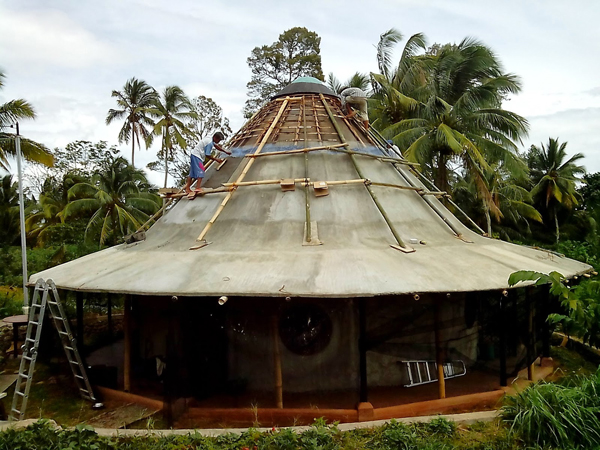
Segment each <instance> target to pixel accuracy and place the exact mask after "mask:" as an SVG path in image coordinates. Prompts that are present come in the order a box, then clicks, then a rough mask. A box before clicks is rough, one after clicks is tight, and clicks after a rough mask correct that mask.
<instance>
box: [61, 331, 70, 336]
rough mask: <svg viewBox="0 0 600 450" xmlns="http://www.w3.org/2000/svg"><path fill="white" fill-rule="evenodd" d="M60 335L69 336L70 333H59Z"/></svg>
mask: <svg viewBox="0 0 600 450" xmlns="http://www.w3.org/2000/svg"><path fill="white" fill-rule="evenodd" d="M58 334H60V335H61V336H68V335H69V333H67V332H66V331H59V332H58Z"/></svg>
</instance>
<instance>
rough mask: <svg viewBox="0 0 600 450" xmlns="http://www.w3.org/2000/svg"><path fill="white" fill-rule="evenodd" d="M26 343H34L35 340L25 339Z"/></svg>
mask: <svg viewBox="0 0 600 450" xmlns="http://www.w3.org/2000/svg"><path fill="white" fill-rule="evenodd" d="M25 340H26V341H27V342H34V343H35V339H31V338H27V339H25Z"/></svg>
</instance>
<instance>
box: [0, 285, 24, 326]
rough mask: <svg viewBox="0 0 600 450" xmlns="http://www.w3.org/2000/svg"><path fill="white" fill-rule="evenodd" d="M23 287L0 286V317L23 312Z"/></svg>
mask: <svg viewBox="0 0 600 450" xmlns="http://www.w3.org/2000/svg"><path fill="white" fill-rule="evenodd" d="M22 308H23V289H19V288H15V287H11V286H0V319H4V318H5V317H8V316H15V315H17V314H22V313H23V309H22Z"/></svg>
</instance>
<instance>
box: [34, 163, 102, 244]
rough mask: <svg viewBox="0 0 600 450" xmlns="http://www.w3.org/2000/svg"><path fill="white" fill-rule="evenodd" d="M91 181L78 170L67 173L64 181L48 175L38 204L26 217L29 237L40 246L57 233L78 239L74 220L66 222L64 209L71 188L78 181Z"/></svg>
mask: <svg viewBox="0 0 600 450" xmlns="http://www.w3.org/2000/svg"><path fill="white" fill-rule="evenodd" d="M89 181H90V180H89V178H87V177H85V176H82V175H79V174H77V173H76V172H70V173H66V174H65V175H64V176H63V178H62V182H57V181H56V179H55V178H54V177H47V178H46V180H45V181H44V184H43V186H42V192H41V193H40V196H39V198H38V202H37V205H35V206H34V207H33V208H32V210H31V211H30V213H29V215H28V216H27V218H26V219H25V230H26V232H27V237H28V238H30V239H35V241H36V245H37V246H38V247H43V246H44V245H46V244H47V243H48V242H49V241H50V240H51V239H52V238H53V236H55V235H56V233H59V234H61V235H66V234H68V235H69V236H70V237H71V238H73V239H75V240H76V239H77V237H76V236H74V235H73V225H74V223H73V220H71V221H69V222H65V216H64V209H65V208H66V206H67V204H68V203H69V199H68V191H69V189H70V188H71V187H73V186H74V185H75V184H77V183H85V182H89ZM75 234H77V233H75Z"/></svg>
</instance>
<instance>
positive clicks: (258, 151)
mask: <svg viewBox="0 0 600 450" xmlns="http://www.w3.org/2000/svg"><path fill="white" fill-rule="evenodd" d="M287 105H288V102H287V101H284V102H283V103H282V104H281V107H280V108H279V111H278V112H277V115H276V116H275V119H274V120H273V123H271V126H270V127H269V129H268V130H267V132H266V133H265V135H264V136H263V138H262V140H261V143H260V145H259V146H258V148H257V149H256V151H255V152H254V154H255V155H258V154H259V153H260V152H261V151H262V149H263V147H264V146H265V144H266V143H267V139H269V136H270V135H271V133H272V132H273V129H274V128H275V126H276V125H277V122H279V119H280V117H281V115H282V114H283V112H284V111H285V108H286V107H287ZM254 161H255V159H250V160H248V163H247V164H246V167H244V170H243V171H242V173H241V174H240V176H239V177H238V179H237V180H236V183H241V182H242V181H243V180H244V178H245V177H246V174H247V173H248V171H249V170H250V167H252V164H253V163H254ZM234 192H235V191H230V192H229V193H228V194H227V196H226V197H225V198H224V199H223V201H222V202H221V205H220V206H219V208H218V209H217V211H215V214H214V215H213V216H212V218H211V219H210V220H209V221H208V223H207V224H206V226H205V227H204V229H203V230H202V232H201V233H200V234H199V235H198V238H196V240H197V241H202V240H203V239H204V236H206V233H208V231H209V230H210V229H211V227H212V226H213V224H214V223H215V221H216V220H217V218H218V217H219V216H220V215H221V212H222V211H223V209H224V208H225V205H227V203H228V202H229V200H230V199H231V197H232V196H233V193H234Z"/></svg>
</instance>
